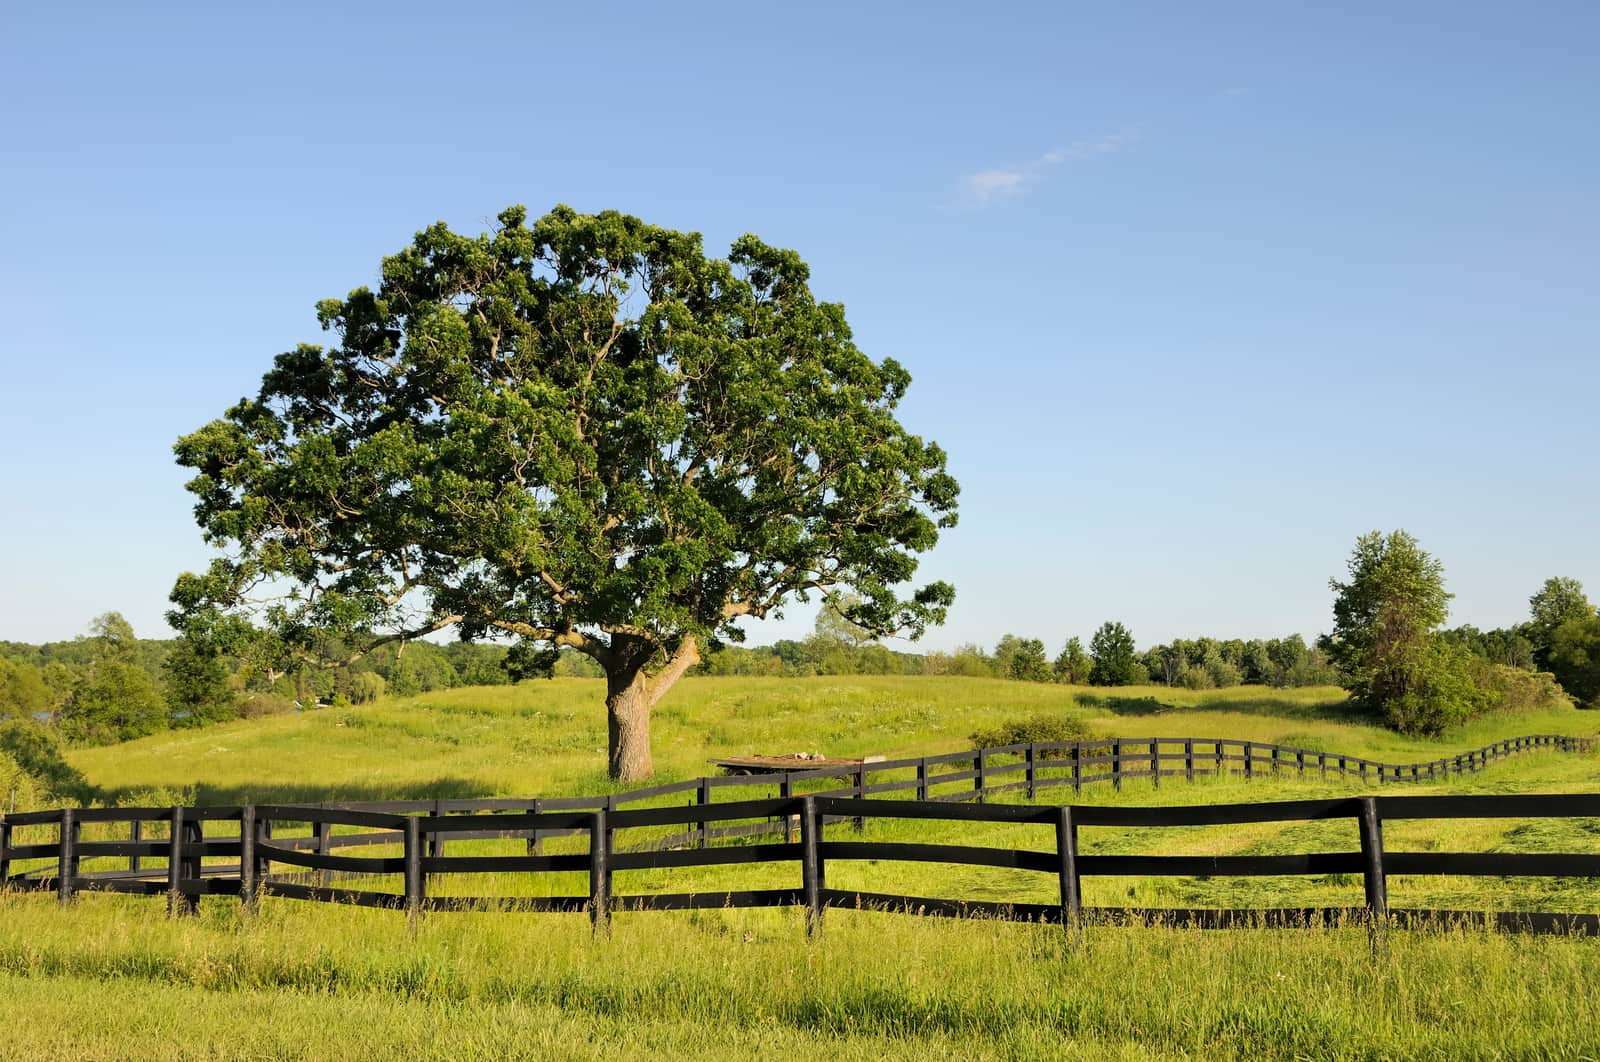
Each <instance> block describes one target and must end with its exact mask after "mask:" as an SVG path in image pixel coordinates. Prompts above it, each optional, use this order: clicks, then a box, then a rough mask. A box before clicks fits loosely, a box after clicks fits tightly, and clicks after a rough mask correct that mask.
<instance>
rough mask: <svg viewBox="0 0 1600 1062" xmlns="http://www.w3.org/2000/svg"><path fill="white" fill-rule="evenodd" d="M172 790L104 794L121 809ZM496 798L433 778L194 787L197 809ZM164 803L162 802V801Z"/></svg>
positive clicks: (479, 787) (467, 783) (470, 784)
mask: <svg viewBox="0 0 1600 1062" xmlns="http://www.w3.org/2000/svg"><path fill="white" fill-rule="evenodd" d="M170 791H171V787H151V786H119V787H116V788H106V789H102V790H101V791H100V794H99V795H100V798H101V800H103V801H104V802H105V803H106V804H109V805H112V806H117V805H127V804H131V803H134V802H138V803H145V802H148V801H149V799H150V798H151V796H152V795H163V794H165V793H168V792H170ZM491 795H492V794H489V793H486V792H484V788H483V783H482V782H481V781H476V780H472V779H467V778H431V779H426V780H417V781H405V782H401V781H397V782H393V783H389V784H382V785H371V784H365V785H363V784H359V783H349V782H332V783H328V784H324V785H307V784H304V783H298V782H284V781H267V780H263V781H261V782H259V783H256V782H244V783H239V784H236V785H212V784H210V783H207V782H200V783H198V784H197V785H195V787H194V797H193V803H194V805H195V806H197V807H223V806H226V807H231V806H235V805H241V804H321V803H330V804H333V803H336V804H357V803H368V802H372V801H384V800H476V799H482V798H487V797H489V796H491ZM157 803H158V804H160V803H162V802H161V801H159V800H158V801H157Z"/></svg>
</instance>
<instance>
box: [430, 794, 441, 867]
mask: <svg viewBox="0 0 1600 1062" xmlns="http://www.w3.org/2000/svg"><path fill="white" fill-rule="evenodd" d="M443 815H444V801H442V800H435V801H434V802H433V817H434V818H436V819H437V818H441V817H442V816H443ZM428 858H429V859H443V858H444V833H443V831H441V830H434V831H432V832H430V833H429V834H428Z"/></svg>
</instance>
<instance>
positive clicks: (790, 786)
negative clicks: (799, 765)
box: [778, 772, 800, 844]
mask: <svg viewBox="0 0 1600 1062" xmlns="http://www.w3.org/2000/svg"><path fill="white" fill-rule="evenodd" d="M793 798H794V778H793V776H791V775H790V774H789V773H788V772H784V773H783V774H782V775H780V776H779V778H778V799H779V800H791V799H793ZM799 833H800V816H798V815H785V816H784V817H783V842H784V843H785V844H794V843H795V842H796V841H798V840H799V839H800V837H799Z"/></svg>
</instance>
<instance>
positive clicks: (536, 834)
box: [528, 798, 544, 855]
mask: <svg viewBox="0 0 1600 1062" xmlns="http://www.w3.org/2000/svg"><path fill="white" fill-rule="evenodd" d="M543 806H544V801H542V800H539V799H537V798H535V799H534V802H533V806H532V807H531V808H529V809H528V813H529V814H530V815H537V814H539V809H540V808H541V807H543ZM543 852H544V831H542V830H540V829H539V828H538V827H534V828H533V829H532V830H529V831H528V854H529V855H542V854H543Z"/></svg>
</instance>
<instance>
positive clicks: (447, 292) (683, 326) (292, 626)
mask: <svg viewBox="0 0 1600 1062" xmlns="http://www.w3.org/2000/svg"><path fill="white" fill-rule="evenodd" d="M808 279H809V270H808V268H807V267H806V265H805V264H804V263H803V262H802V261H801V260H800V258H799V256H798V255H796V254H795V253H794V252H792V251H786V250H779V249H776V248H772V247H769V246H767V245H766V244H764V243H762V242H761V241H760V240H758V239H756V238H755V237H754V236H745V237H742V238H741V239H739V240H738V241H736V242H735V243H734V245H733V247H732V250H731V252H730V254H729V256H728V257H727V258H726V259H718V258H710V257H707V256H706V255H705V254H704V253H703V251H702V249H701V241H700V238H699V236H698V235H697V234H693V233H681V232H674V231H670V230H668V229H664V228H658V227H655V226H652V225H648V224H645V223H644V222H642V221H640V220H638V219H637V218H633V217H629V216H626V215H623V214H619V213H615V212H606V213H602V214H597V215H584V214H579V213H576V212H575V211H573V210H572V209H570V208H568V207H564V206H562V207H557V208H556V209H555V210H553V211H551V212H550V213H549V214H547V215H545V216H544V217H542V218H538V219H537V220H535V221H533V222H532V223H531V224H530V223H529V222H528V219H527V216H526V212H525V210H524V209H523V208H521V207H513V208H510V209H508V210H506V211H504V212H503V213H501V214H500V216H499V225H498V227H497V228H496V229H495V231H493V232H491V233H486V234H483V235H480V236H477V237H468V236H463V235H459V234H457V233H455V232H452V231H450V230H449V229H448V228H446V227H445V226H444V225H443V224H436V225H434V226H432V227H430V228H428V229H426V230H425V231H423V232H421V233H419V234H418V235H417V237H416V239H415V241H414V242H413V243H412V245H411V246H410V247H408V248H406V249H405V250H403V251H401V252H400V253H398V254H396V255H393V256H391V257H388V258H386V259H384V261H383V266H382V281H381V284H380V285H379V286H378V289H377V290H376V291H372V290H369V289H367V288H358V289H356V290H355V291H353V292H351V293H350V295H349V296H348V297H347V298H345V299H342V300H340V299H329V300H325V301H324V302H322V303H320V304H319V305H318V315H319V319H320V321H321V323H322V325H323V327H324V329H326V330H328V331H330V332H331V333H333V334H334V335H335V336H336V337H337V340H338V341H337V343H336V344H335V345H333V346H329V347H322V346H311V345H302V346H298V347H296V348H295V349H294V350H291V351H288V352H287V353H284V354H281V355H279V356H278V358H277V360H276V363H275V365H274V367H273V368H272V369H271V371H269V372H268V373H267V374H266V375H265V377H264V378H263V380H262V385H261V390H260V393H259V395H258V396H257V397H256V398H255V399H253V400H244V401H241V402H240V403H239V404H238V405H236V406H234V407H233V408H232V409H230V410H228V411H227V414H226V416H225V417H224V418H223V419H220V420H216V421H213V422H212V423H210V424H208V425H206V426H205V427H203V428H201V429H200V430H198V431H196V432H194V433H193V434H190V435H186V436H184V437H183V438H182V439H180V440H179V442H178V444H177V446H176V448H175V450H176V454H177V459H178V463H179V464H180V465H183V466H185V467H188V468H190V469H193V470H194V472H195V476H194V478H193V479H192V480H191V482H190V483H189V490H190V491H192V492H193V493H194V495H195V496H196V497H197V498H198V504H197V506H196V509H195V515H196V518H197V520H198V521H199V523H200V525H201V526H202V527H203V528H204V530H205V533H206V536H207V539H208V541H210V542H211V543H212V544H213V545H215V546H218V547H223V548H225V549H227V550H228V553H227V555H226V556H224V557H222V558H219V559H218V560H217V561H216V562H214V563H213V565H212V567H211V569H210V571H209V572H207V573H205V574H200V575H195V574H186V575H184V576H182V577H180V579H179V580H178V584H177V586H176V587H175V589H174V592H173V600H174V602H175V603H176V605H177V606H178V609H177V611H176V613H175V618H176V621H177V622H178V623H179V625H180V626H184V625H187V624H197V625H210V626H214V625H215V619H214V617H215V616H216V615H217V614H228V613H231V614H240V613H244V612H248V613H250V614H251V615H252V616H253V617H254V618H255V619H256V620H257V621H258V622H264V624H265V625H266V626H268V627H270V628H271V630H272V632H273V634H274V636H275V637H276V638H278V639H281V644H283V645H285V646H300V647H302V648H304V647H306V646H308V645H309V644H310V643H312V642H314V641H315V639H316V638H317V637H328V636H329V634H330V632H331V633H334V634H338V635H339V636H341V637H344V638H348V637H349V636H351V635H361V636H363V637H364V638H365V641H361V639H356V640H355V641H356V642H361V644H364V645H367V646H370V645H373V644H377V643H379V642H381V641H382V640H386V639H394V638H412V637H417V636H420V635H423V634H426V633H428V632H431V631H437V630H443V629H445V628H447V627H451V626H455V627H457V628H459V630H460V632H461V634H462V636H463V637H476V636H480V635H483V634H485V633H507V634H513V635H520V636H522V637H523V638H524V639H526V640H528V641H530V642H536V643H544V644H558V645H569V646H573V647H575V648H578V649H580V650H582V651H584V652H587V653H589V654H590V655H593V656H595V657H596V658H597V659H600V660H601V661H602V663H605V664H606V665H607V669H608V671H611V670H614V668H616V667H620V666H622V664H623V663H624V662H623V661H620V660H619V659H618V658H619V657H620V656H622V655H626V656H627V657H628V659H629V660H630V661H632V665H633V666H634V667H637V666H642V665H641V661H643V660H644V659H646V658H648V659H653V660H656V661H659V660H661V659H663V658H664V657H665V656H672V655H673V654H674V653H676V652H677V650H678V648H679V647H680V646H681V645H682V644H684V643H685V641H688V642H689V644H690V645H692V644H693V639H695V638H699V639H702V640H705V639H714V638H728V639H730V640H738V639H739V638H740V632H739V630H738V629H737V627H736V626H735V623H736V621H737V620H739V619H740V618H741V617H746V616H749V617H754V618H761V617H765V616H768V615H770V614H775V613H776V612H777V611H778V610H779V609H780V608H781V606H782V605H783V603H784V602H785V601H786V600H787V599H788V598H790V597H791V596H794V595H799V596H801V597H802V598H804V597H805V595H807V594H808V593H809V592H813V591H820V592H823V593H827V592H830V590H831V588H833V587H849V588H851V589H852V590H853V591H854V593H855V594H856V595H858V596H857V597H855V598H852V599H851V605H850V607H849V609H848V611H847V613H846V615H845V618H846V619H848V620H849V622H851V623H852V624H856V625H858V626H859V627H860V628H862V629H863V630H865V631H868V632H871V633H873V634H900V635H905V636H910V637H915V636H918V635H920V634H921V633H922V632H923V631H924V629H925V628H926V626H927V625H928V624H930V623H939V622H942V620H943V618H944V616H945V612H946V610H947V608H948V607H949V605H950V604H951V602H952V601H953V599H954V590H953V589H952V588H951V587H950V586H949V585H948V584H945V583H942V582H935V583H931V584H929V585H926V586H923V587H921V588H920V589H916V590H914V591H912V592H910V593H908V594H905V595H904V596H902V593H901V592H899V591H898V590H897V588H898V587H900V586H902V585H903V584H905V583H907V582H908V581H909V580H910V579H911V578H912V576H913V574H914V572H915V570H916V567H917V563H916V557H915V555H916V554H917V553H919V552H921V551H925V550H927V549H929V548H930V547H932V546H933V545H934V543H935V542H936V540H937V538H938V532H939V530H940V529H941V528H947V527H950V526H952V525H953V524H954V523H955V519H956V499H957V485H956V482H955V480H954V479H953V478H952V477H951V476H950V475H949V474H948V473H947V472H946V470H945V454H944V453H943V451H942V450H941V449H940V448H939V447H938V446H937V445H935V444H933V443H931V442H926V441H924V440H923V439H921V438H920V437H918V436H916V435H913V434H911V433H910V432H908V431H907V430H906V429H905V428H903V427H902V426H901V425H900V423H899V422H898V420H897V419H896V417H895V410H896V407H897V405H898V403H899V402H900V400H901V398H902V396H903V395H904V394H905V392H906V388H907V386H908V385H909V383H910V376H909V374H908V373H907V372H906V370H905V369H904V368H902V367H901V366H900V365H899V364H898V363H896V362H894V361H893V360H884V361H882V362H874V361H873V360H872V359H871V358H869V357H868V356H867V355H866V354H864V353H863V352H862V351H860V350H859V349H857V347H856V346H855V344H854V343H853V342H852V340H851V333H850V329H849V326H848V325H847V324H846V322H845V316H844V309H843V307H842V306H840V305H838V304H834V303H828V302H819V301H818V300H817V299H815V298H814V297H813V295H812V293H811V291H810V289H809V287H808ZM208 616H209V617H213V618H210V619H206V618H204V617H208ZM351 644H355V642H352V643H351ZM624 650H626V653H624Z"/></svg>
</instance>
